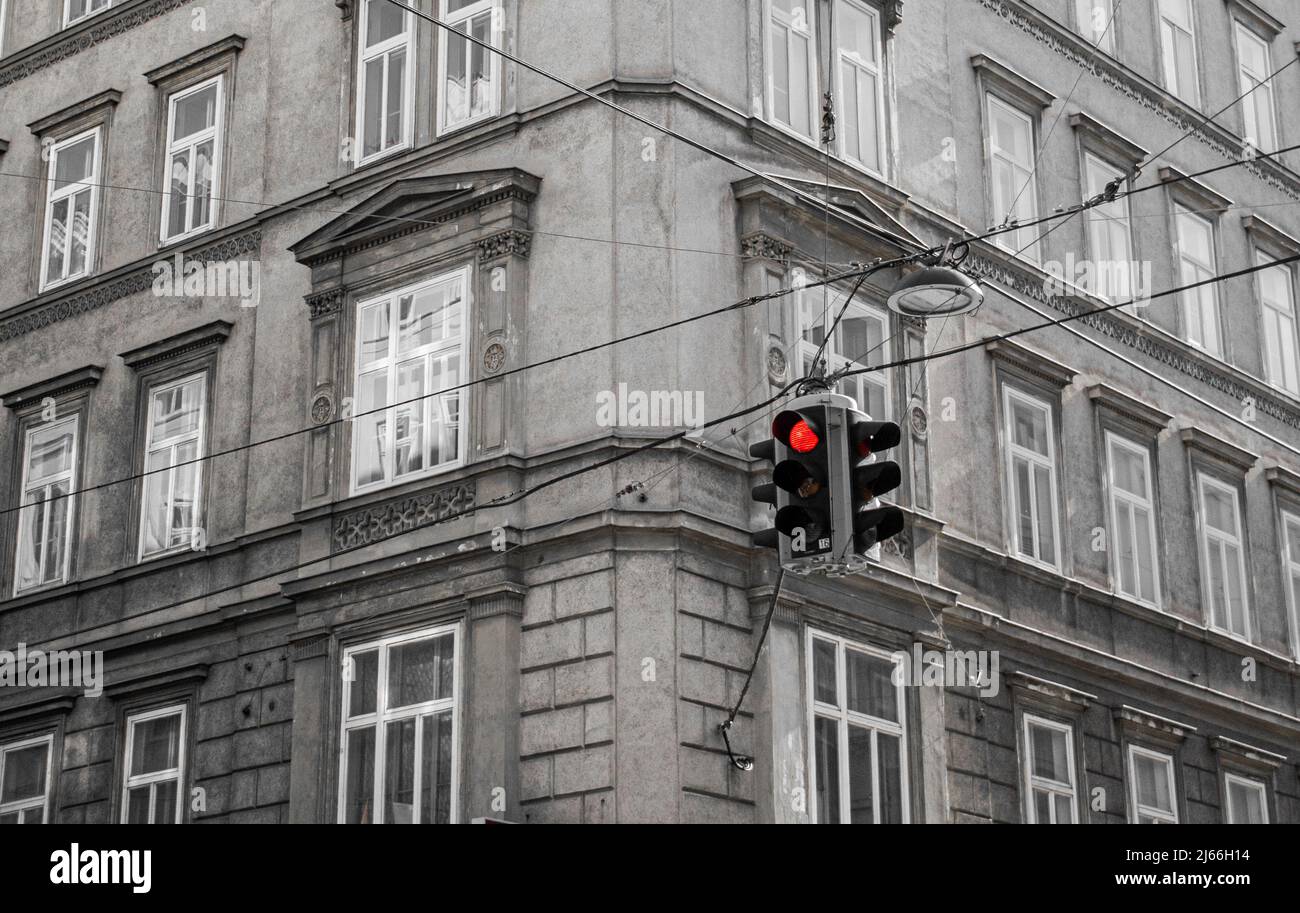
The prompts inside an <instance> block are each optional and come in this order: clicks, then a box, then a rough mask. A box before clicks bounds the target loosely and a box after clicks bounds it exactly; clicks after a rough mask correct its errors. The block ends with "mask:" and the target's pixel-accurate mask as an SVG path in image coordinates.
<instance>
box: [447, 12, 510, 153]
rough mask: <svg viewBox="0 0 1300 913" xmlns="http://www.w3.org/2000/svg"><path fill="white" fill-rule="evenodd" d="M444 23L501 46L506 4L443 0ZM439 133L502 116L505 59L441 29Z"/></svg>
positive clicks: (495, 45) (493, 44)
mask: <svg viewBox="0 0 1300 913" xmlns="http://www.w3.org/2000/svg"><path fill="white" fill-rule="evenodd" d="M441 4H442V6H441V9H442V16H441V18H442V20H443V22H446V23H447V24H448V25H450V26H452V27H453V28H455V29H456V30H457V31H458V32H461V33H463V34H466V35H470V36H472V37H474V38H477V39H478V40H479V41H484V42H487V43H488V44H490V45H492V46H493V47H497V46H498V41H497V35H498V34H499V32H500V31H501V29H500V28H499V23H500V20H501V4H500V0H441ZM438 33H439V35H438V48H439V50H438V61H439V64H438V85H439V87H440V90H441V97H440V99H439V101H438V132H439V133H443V132H445V131H447V130H453V129H455V128H457V127H464V126H466V125H467V124H472V123H475V122H476V121H480V120H483V119H484V118H487V117H492V116H493V115H495V114H496V112H497V97H498V95H499V94H500V85H501V75H500V74H501V57H500V55H498V54H493V53H492V52H491V51H489V50H487V48H484V47H483V46H482V45H478V44H474V43H473V42H471V41H469V40H468V39H465V38H459V37H452V36H450V35H448V33H447V31H446V30H445V29H439V30H438Z"/></svg>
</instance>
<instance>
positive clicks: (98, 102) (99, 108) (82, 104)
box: [27, 89, 122, 136]
mask: <svg viewBox="0 0 1300 913" xmlns="http://www.w3.org/2000/svg"><path fill="white" fill-rule="evenodd" d="M121 101H122V93H121V92H120V91H118V90H117V89H105V90H104V91H102V92H98V93H96V94H95V95H92V96H90V97H89V98H83V99H82V100H81V101H79V102H75V103H73V104H71V105H68V106H67V107H66V108H62V109H60V110H58V111H55V112H54V113H53V114H47V115H45V116H44V117H42V118H39V119H37V120H34V121H32V122H31V123H30V124H28V125H27V129H28V130H30V131H32V133H33V135H35V136H44V135H45V134H47V133H51V132H54V131H55V130H57V129H58V128H59V127H61V126H63V125H64V124H67V123H68V122H70V121H75V120H79V119H82V118H88V117H92V116H93V115H95V114H98V113H101V112H105V111H111V110H112V109H113V108H116V107H117V106H118V105H119V104H120V103H121Z"/></svg>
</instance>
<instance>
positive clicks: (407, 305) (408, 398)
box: [352, 269, 469, 491]
mask: <svg viewBox="0 0 1300 913" xmlns="http://www.w3.org/2000/svg"><path fill="white" fill-rule="evenodd" d="M468 283H469V270H468V269H460V270H457V271H455V272H453V273H449V274H447V275H444V276H441V277H439V278H437V279H434V280H432V281H430V282H426V283H424V284H422V285H417V286H412V287H409V288H405V289H402V290H400V291H398V292H395V293H393V294H390V295H385V296H383V297H382V298H378V299H372V300H370V301H363V302H361V303H360V304H358V306H357V314H358V332H357V361H356V363H357V385H356V416H357V417H356V419H355V421H354V422H353V437H352V466H353V489H354V490H358V491H359V490H362V489H366V488H371V487H374V486H377V485H384V484H388V483H391V482H396V481H405V480H408V479H413V478H418V477H420V476H426V475H431V474H433V473H436V472H441V471H444V470H446V469H449V468H451V467H453V466H456V465H459V463H460V461H461V460H462V458H463V452H464V434H463V429H462V427H461V411H462V410H461V395H460V392H459V391H458V390H455V389H450V390H448V388H454V387H456V386H458V385H459V384H460V383H461V381H462V379H463V378H462V376H461V364H462V356H463V349H464V345H465V326H464V325H465V314H466V295H467V291H468ZM441 390H448V392H446V393H442V394H440V395H439V391H441ZM385 407H387V408H385ZM375 410H379V411H375Z"/></svg>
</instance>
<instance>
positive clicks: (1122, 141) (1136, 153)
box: [1070, 111, 1151, 168]
mask: <svg viewBox="0 0 1300 913" xmlns="http://www.w3.org/2000/svg"><path fill="white" fill-rule="evenodd" d="M1070 126H1071V127H1073V128H1074V129H1075V132H1077V133H1079V134H1080V135H1081V136H1082V137H1083V139H1084V141H1085V142H1086V143H1089V144H1090V145H1091V146H1093V147H1094V148H1096V149H1099V150H1101V151H1103V152H1108V153H1110V156H1111V157H1112V158H1115V159H1118V160H1119V161H1120V162H1122V163H1123V164H1125V165H1128V166H1129V167H1130V168H1131V167H1133V166H1134V165H1136V164H1137V163H1138V162H1141V161H1145V160H1146V157H1147V156H1149V155H1150V154H1151V151H1150V150H1149V149H1143V148H1142V147H1141V146H1139V145H1138V144H1137V143H1135V142H1133V141H1132V140H1130V139H1128V138H1127V137H1125V136H1121V135H1120V134H1119V133H1116V132H1115V131H1114V130H1112V129H1111V128H1110V127H1107V126H1106V125H1105V124H1103V123H1102V122H1101V121H1099V120H1097V119H1096V118H1094V117H1092V116H1091V115H1088V114H1085V113H1083V112H1082V111H1077V112H1075V113H1074V114H1071V115H1070Z"/></svg>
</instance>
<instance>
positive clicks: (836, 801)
mask: <svg viewBox="0 0 1300 913" xmlns="http://www.w3.org/2000/svg"><path fill="white" fill-rule="evenodd" d="M813 745H814V750H815V753H816V760H815V763H816V765H817V821H818V822H819V823H821V824H839V823H840V748H839V745H840V740H839V725H838V724H837V723H836V722H835V721H834V720H827V719H823V718H822V717H817V718H816V719H815V720H814V721H813Z"/></svg>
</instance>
